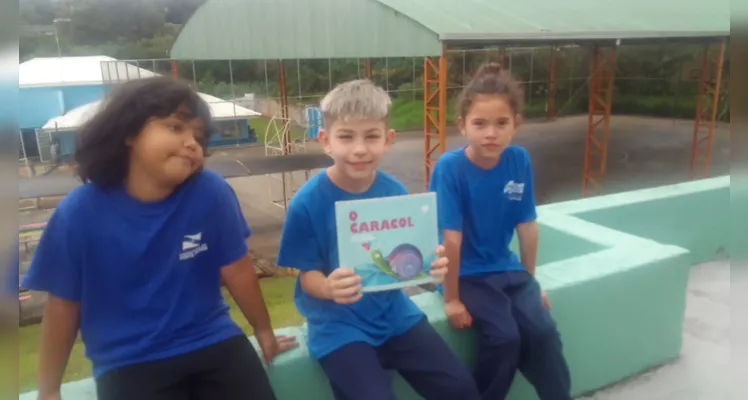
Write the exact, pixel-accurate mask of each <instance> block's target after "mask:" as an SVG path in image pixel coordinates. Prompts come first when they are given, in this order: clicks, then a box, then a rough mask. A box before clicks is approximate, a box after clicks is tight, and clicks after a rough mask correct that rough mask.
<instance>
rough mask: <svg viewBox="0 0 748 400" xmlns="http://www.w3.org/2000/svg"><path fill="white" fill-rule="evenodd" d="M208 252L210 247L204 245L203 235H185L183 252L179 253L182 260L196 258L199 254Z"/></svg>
mask: <svg viewBox="0 0 748 400" xmlns="http://www.w3.org/2000/svg"><path fill="white" fill-rule="evenodd" d="M206 250H208V245H207V244H206V243H203V233H202V232H198V233H196V234H194V235H184V238H183V239H182V251H181V252H180V253H179V259H180V260H189V259H190V258H195V256H197V255H198V254H200V253H202V252H204V251H206Z"/></svg>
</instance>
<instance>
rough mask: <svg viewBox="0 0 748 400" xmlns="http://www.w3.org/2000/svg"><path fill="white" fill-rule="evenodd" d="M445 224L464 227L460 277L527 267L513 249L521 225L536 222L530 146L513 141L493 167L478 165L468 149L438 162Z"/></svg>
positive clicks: (435, 188) (436, 181) (434, 184)
mask: <svg viewBox="0 0 748 400" xmlns="http://www.w3.org/2000/svg"><path fill="white" fill-rule="evenodd" d="M429 190H430V191H432V192H436V196H437V205H438V215H439V228H440V232H441V231H442V230H445V229H446V230H452V231H457V232H462V247H461V248H460V276H471V275H481V274H486V273H492V272H501V271H514V270H522V269H524V267H523V266H522V264H521V263H520V261H519V258H518V257H517V255H516V254H514V252H512V251H511V250H509V243H510V242H511V241H512V237H513V235H514V230H515V228H516V227H517V225H519V224H521V223H524V222H529V221H533V220H535V219H536V218H537V214H536V212H535V196H534V190H533V176H532V166H531V164H530V156H529V155H528V154H527V151H526V150H525V149H524V148H522V147H519V146H509V147H507V148H506V150H504V152H503V153H502V154H501V158H500V159H499V162H498V164H496V165H495V166H494V167H493V168H491V169H483V168H480V167H478V166H477V165H475V164H474V163H473V162H472V161H470V159H469V158H468V157H467V155H466V154H465V148H464V147H463V148H460V149H457V150H453V151H450V152H448V153H445V154H444V155H442V156H441V157H440V158H439V161H437V163H436V165H435V166H434V172H433V175H432V177H431V181H430V184H429Z"/></svg>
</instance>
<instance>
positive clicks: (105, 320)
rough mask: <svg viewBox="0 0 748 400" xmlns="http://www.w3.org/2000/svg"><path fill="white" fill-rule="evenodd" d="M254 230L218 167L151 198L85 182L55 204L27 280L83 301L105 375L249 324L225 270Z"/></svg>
mask: <svg viewBox="0 0 748 400" xmlns="http://www.w3.org/2000/svg"><path fill="white" fill-rule="evenodd" d="M249 235H250V230H249V227H248V226H247V223H246V222H245V220H244V217H243V216H242V212H241V209H240V207H239V203H238V201H237V198H236V195H235V194H234V192H233V191H232V189H231V187H230V186H229V185H228V183H227V182H226V181H225V180H224V179H223V178H222V177H221V176H219V175H217V174H216V173H214V172H210V171H202V172H199V173H198V174H196V175H195V176H193V177H192V178H190V179H189V180H188V181H187V182H185V183H184V184H183V185H181V186H180V187H179V188H178V189H177V190H176V191H175V192H174V193H173V194H172V195H171V196H169V197H168V198H166V199H164V200H161V201H158V202H152V203H143V202H140V201H138V200H135V199H134V198H132V197H131V196H129V195H128V194H127V192H126V191H125V189H124V188H123V187H119V188H115V189H106V190H104V189H102V188H100V187H97V186H95V185H93V184H85V185H82V186H80V187H78V188H76V189H75V190H73V191H72V192H71V193H70V194H69V195H68V196H67V197H65V198H64V199H63V200H62V202H60V204H59V205H58V207H57V209H56V210H55V212H54V214H52V217H51V218H50V220H49V223H48V225H47V227H46V229H45V230H44V233H43V234H42V237H41V240H40V242H39V246H38V247H37V249H36V252H35V254H34V257H33V259H32V261H31V265H30V267H29V270H28V272H27V273H26V274H25V276H24V280H23V285H24V286H25V287H27V288H29V289H32V290H39V291H44V292H48V293H50V294H52V295H54V296H57V297H59V298H61V299H65V300H69V301H76V302H80V306H81V321H80V331H81V336H82V339H83V343H84V345H85V348H86V356H87V357H88V358H89V359H90V360H91V362H92V364H93V369H94V376H96V377H98V376H100V375H101V374H103V373H105V372H107V371H109V370H111V369H113V368H117V367H121V366H125V365H129V364H135V363H139V362H144V361H151V360H157V359H163V358H167V357H171V356H175V355H179V354H183V353H187V352H191V351H194V350H197V349H200V348H203V347H206V346H209V345H212V344H215V343H217V342H220V341H222V340H225V339H228V338H230V337H232V336H235V335H240V334H242V331H241V329H240V328H239V327H238V326H237V325H236V324H235V323H234V322H233V321H232V320H231V317H230V316H229V313H228V306H227V305H226V303H225V302H224V299H223V296H222V294H221V289H220V288H221V281H220V270H221V268H222V267H224V266H227V265H230V264H232V263H234V262H235V261H237V260H239V259H240V258H241V257H243V256H245V255H246V254H247V245H246V238H247V237H248V236H249Z"/></svg>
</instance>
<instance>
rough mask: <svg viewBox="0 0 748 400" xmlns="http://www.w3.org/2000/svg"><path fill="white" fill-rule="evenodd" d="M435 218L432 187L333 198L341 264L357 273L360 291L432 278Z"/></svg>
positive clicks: (375, 290)
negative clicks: (420, 191) (410, 192)
mask: <svg viewBox="0 0 748 400" xmlns="http://www.w3.org/2000/svg"><path fill="white" fill-rule="evenodd" d="M436 218H437V216H436V194H434V193H423V194H414V195H406V196H394V197H382V198H376V199H365V200H351V201H339V202H336V203H335V223H336V228H337V235H338V256H339V257H340V266H341V267H345V268H351V269H353V270H354V271H355V272H356V273H357V274H358V275H360V276H361V282H362V284H361V285H362V291H364V292H377V291H383V290H393V289H400V288H404V287H409V286H417V285H422V284H425V283H434V282H436V279H434V278H432V277H431V275H430V274H429V272H430V271H431V263H432V262H433V261H434V260H435V259H436V247H437V245H438V243H439V238H438V230H437V229H438V228H437V220H436Z"/></svg>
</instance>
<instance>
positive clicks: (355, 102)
mask: <svg viewBox="0 0 748 400" xmlns="http://www.w3.org/2000/svg"><path fill="white" fill-rule="evenodd" d="M391 106H392V100H391V99H390V96H389V95H388V94H387V92H385V91H384V89H382V88H381V87H379V86H377V85H375V84H374V83H372V82H371V81H369V80H367V79H356V80H353V81H348V82H344V83H341V84H339V85H337V86H336V87H335V88H334V89H333V90H331V91H330V93H328V94H327V95H325V97H324V98H323V99H322V101H321V102H320V110H321V111H322V117H323V118H324V120H325V125H327V126H330V125H332V123H333V122H335V121H344V122H348V121H357V120H358V121H360V120H386V119H387V117H388V116H389V114H390V107H391Z"/></svg>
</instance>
